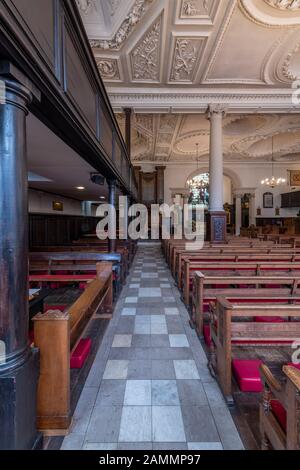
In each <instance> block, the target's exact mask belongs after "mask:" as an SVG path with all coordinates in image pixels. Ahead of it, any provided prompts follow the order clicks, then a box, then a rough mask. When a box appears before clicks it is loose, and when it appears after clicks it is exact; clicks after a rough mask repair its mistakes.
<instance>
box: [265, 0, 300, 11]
mask: <svg viewBox="0 0 300 470" xmlns="http://www.w3.org/2000/svg"><path fill="white" fill-rule="evenodd" d="M264 1H265V2H266V3H268V5H271V7H274V8H278V9H279V10H292V11H295V10H300V0H264Z"/></svg>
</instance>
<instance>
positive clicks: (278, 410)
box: [271, 400, 287, 431]
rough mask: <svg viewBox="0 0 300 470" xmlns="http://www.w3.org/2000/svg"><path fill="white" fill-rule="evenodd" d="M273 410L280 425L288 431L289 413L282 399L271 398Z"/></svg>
mask: <svg viewBox="0 0 300 470" xmlns="http://www.w3.org/2000/svg"><path fill="white" fill-rule="evenodd" d="M271 410H272V412H273V414H274V415H275V417H276V419H277V421H278V423H279V424H280V426H281V427H282V428H283V429H284V430H285V431H286V428H287V414H286V410H285V408H284V407H283V406H282V404H281V403H280V401H278V400H271Z"/></svg>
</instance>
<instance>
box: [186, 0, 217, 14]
mask: <svg viewBox="0 0 300 470" xmlns="http://www.w3.org/2000/svg"><path fill="white" fill-rule="evenodd" d="M211 3H212V1H211V0H183V1H182V7H181V16H182V17H190V16H193V17H195V16H203V15H205V14H208V11H209V10H208V8H209V4H211Z"/></svg>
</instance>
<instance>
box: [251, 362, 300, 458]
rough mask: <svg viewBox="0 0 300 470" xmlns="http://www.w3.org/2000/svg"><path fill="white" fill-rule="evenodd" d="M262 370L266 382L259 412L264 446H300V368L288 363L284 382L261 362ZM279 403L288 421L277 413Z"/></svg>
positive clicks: (285, 448)
mask: <svg viewBox="0 0 300 470" xmlns="http://www.w3.org/2000/svg"><path fill="white" fill-rule="evenodd" d="M260 373H261V378H262V382H263V384H264V393H263V400H262V403H261V405H260V413H259V415H260V430H261V439H262V442H261V448H262V450H271V449H273V450H300V432H299V430H300V371H299V370H297V369H295V368H294V367H291V366H284V367H283V373H284V376H285V379H286V382H285V383H284V384H283V383H281V382H279V381H278V380H277V379H276V378H275V376H274V375H273V374H272V372H271V371H270V369H269V368H268V367H267V366H266V365H262V366H261V368H260ZM274 401H275V402H274ZM278 403H279V407H282V408H281V409H280V412H282V415H283V420H284V421H285V422H284V423H280V421H279V419H278V418H279V416H277V415H278V412H277V413H276V409H277V410H278ZM274 404H275V405H276V408H275V407H274ZM284 418H285V419H284Z"/></svg>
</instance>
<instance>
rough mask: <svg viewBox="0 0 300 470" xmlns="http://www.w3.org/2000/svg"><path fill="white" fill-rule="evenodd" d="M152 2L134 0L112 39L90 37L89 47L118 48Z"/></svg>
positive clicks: (115, 49)
mask: <svg viewBox="0 0 300 470" xmlns="http://www.w3.org/2000/svg"><path fill="white" fill-rule="evenodd" d="M77 1H84V0H77ZM85 1H88V0H85ZM89 1H91V0H89ZM94 1H95V0H94ZM153 2H154V0H136V1H135V3H134V5H133V7H132V9H131V10H130V12H129V13H128V15H127V16H126V18H125V20H124V21H123V23H122V25H121V27H120V28H119V30H118V32H117V33H116V34H115V36H114V37H113V39H111V40H110V41H108V40H98V39H92V40H91V41H90V44H91V47H92V48H93V49H101V50H114V51H118V50H120V49H121V47H122V44H123V43H124V41H126V39H127V38H128V36H129V35H130V33H131V32H132V30H133V28H134V27H135V26H136V25H137V24H138V23H139V21H140V20H141V19H142V18H143V16H144V15H145V13H146V11H147V10H148V8H149V7H150V5H151V4H152V3H153Z"/></svg>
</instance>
